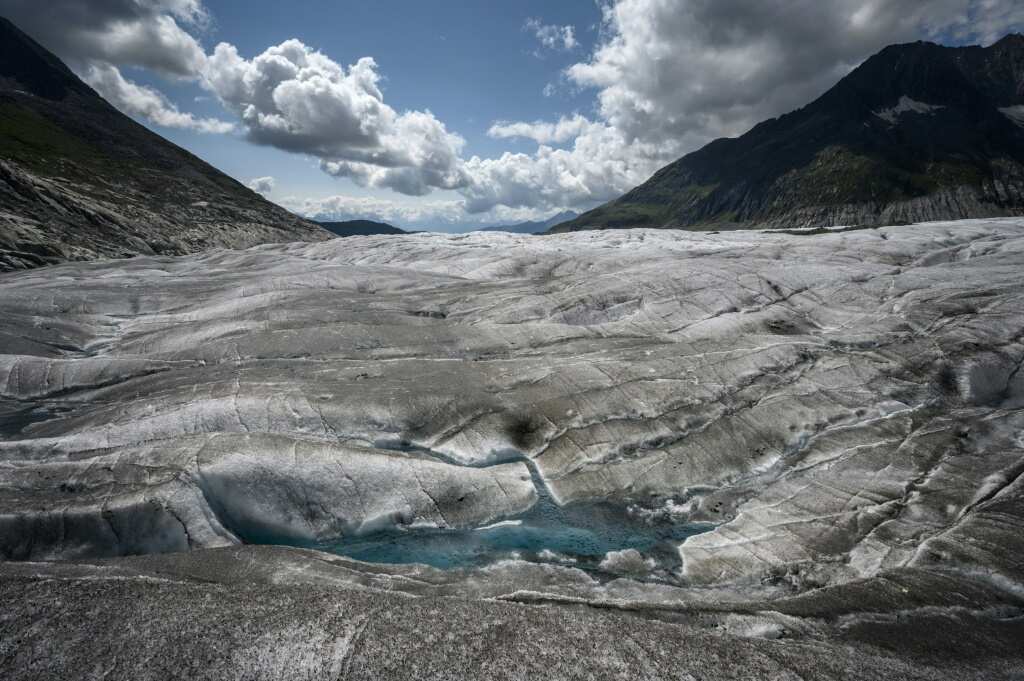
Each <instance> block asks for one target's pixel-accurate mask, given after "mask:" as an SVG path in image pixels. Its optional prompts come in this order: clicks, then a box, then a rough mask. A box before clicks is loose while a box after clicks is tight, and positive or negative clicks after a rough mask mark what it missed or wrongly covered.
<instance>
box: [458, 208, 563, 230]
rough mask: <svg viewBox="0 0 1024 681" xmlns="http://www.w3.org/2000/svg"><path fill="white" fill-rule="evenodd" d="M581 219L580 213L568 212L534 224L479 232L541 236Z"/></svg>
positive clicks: (506, 226)
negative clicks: (564, 223)
mask: <svg viewBox="0 0 1024 681" xmlns="http://www.w3.org/2000/svg"><path fill="white" fill-rule="evenodd" d="M577 217H579V213H576V212H575V211H571V210H567V211H563V212H561V213H558V214H557V215H552V216H551V217H550V218H548V219H547V220H539V221H534V222H520V223H519V224H516V225H499V226H497V227H484V228H483V229H480V230H477V231H480V232H512V233H513V234H541V233H543V232H546V231H548V230H549V229H551V228H552V227H555V226H556V225H559V224H561V223H563V222H567V221H569V220H573V219H574V218H577Z"/></svg>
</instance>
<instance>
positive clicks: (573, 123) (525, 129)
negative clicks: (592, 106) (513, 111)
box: [487, 114, 590, 144]
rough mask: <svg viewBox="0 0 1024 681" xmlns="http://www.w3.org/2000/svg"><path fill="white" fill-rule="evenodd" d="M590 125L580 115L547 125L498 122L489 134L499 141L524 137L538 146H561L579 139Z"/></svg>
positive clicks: (543, 123)
mask: <svg viewBox="0 0 1024 681" xmlns="http://www.w3.org/2000/svg"><path fill="white" fill-rule="evenodd" d="M589 125H590V121H588V120H587V119H586V118H584V117H583V116H580V115H579V114H575V115H574V116H572V117H571V118H567V117H565V116H563V117H562V118H560V119H558V121H557V122H555V123H545V122H544V121H536V122H534V123H522V122H519V123H509V122H507V121H498V122H497V123H495V124H494V125H492V126H491V127H490V129H489V130H488V131H487V134H488V135H489V136H491V137H494V138H498V139H502V138H510V137H523V138H526V139H531V140H533V141H535V142H537V143H538V144H551V143H555V144H559V143H561V142H566V141H568V140H571V139H573V138H574V137H577V136H578V135H579V134H580V133H581V132H583V131H584V130H586V129H587V127H588V126H589Z"/></svg>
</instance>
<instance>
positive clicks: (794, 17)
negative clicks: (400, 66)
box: [0, 0, 1024, 220]
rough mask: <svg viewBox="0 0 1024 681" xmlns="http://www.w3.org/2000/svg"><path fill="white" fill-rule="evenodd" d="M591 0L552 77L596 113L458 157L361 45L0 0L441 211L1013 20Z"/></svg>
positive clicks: (180, 120)
mask: <svg viewBox="0 0 1024 681" xmlns="http://www.w3.org/2000/svg"><path fill="white" fill-rule="evenodd" d="M600 8H601V25H600V32H599V39H598V44H597V45H596V47H595V48H594V50H593V51H592V52H591V53H590V54H589V55H587V56H586V58H584V59H581V60H579V62H578V63H576V64H573V65H572V66H570V67H569V68H568V69H566V70H565V72H564V74H563V78H564V80H565V81H566V82H567V83H568V84H569V85H570V86H571V87H574V88H578V89H581V90H583V91H592V92H593V93H594V100H595V101H594V108H593V110H592V112H591V113H589V114H588V115H580V114H574V115H572V116H562V117H560V118H558V119H556V120H552V121H532V122H520V121H508V120H502V121H497V122H495V123H494V124H493V125H492V126H491V127H490V129H489V130H488V134H489V135H490V136H491V137H493V138H498V139H506V138H523V139H529V140H532V141H533V142H535V143H536V144H537V148H536V150H535V151H533V152H532V153H511V152H509V153H504V154H502V155H500V156H497V157H492V158H480V157H478V156H473V157H471V158H468V159H466V158H464V156H463V151H464V148H465V142H464V140H463V138H462V137H461V136H459V135H458V134H457V133H456V132H454V131H450V130H448V128H447V127H446V126H445V124H444V123H443V122H442V121H440V120H439V119H438V118H437V117H436V116H434V115H433V114H432V113H431V112H430V111H427V110H411V111H401V112H399V111H396V110H395V109H394V108H393V107H392V106H390V105H389V104H387V103H386V102H385V99H384V96H383V93H382V92H381V89H380V86H379V83H380V80H381V75H380V71H379V68H378V66H377V63H376V62H375V61H374V60H373V59H372V58H371V57H364V58H362V59H359V60H357V61H356V62H355V63H354V64H351V65H348V66H343V65H342V64H340V63H338V62H335V61H334V60H332V59H331V58H330V57H329V56H327V55H325V54H323V53H321V52H319V51H317V50H315V49H312V48H311V47H309V46H307V45H305V44H303V43H302V42H300V41H298V40H288V41H285V42H283V43H281V44H279V45H276V46H272V47H270V48H268V49H266V50H265V51H263V52H262V53H261V54H258V55H257V56H255V57H253V58H245V57H243V56H242V55H240V54H239V52H238V50H237V49H236V48H235V47H233V46H232V45H230V44H227V43H222V44H220V45H218V46H217V47H216V49H215V50H214V51H213V53H212V54H207V53H205V51H204V49H203V48H202V46H201V45H200V43H199V41H198V39H197V38H196V37H195V36H196V35H202V34H203V33H204V31H205V30H206V27H207V26H208V25H209V22H210V17H209V14H208V12H207V11H206V9H205V8H204V6H203V4H202V0H102V2H97V0H48V1H47V2H39V0H0V14H4V15H6V16H8V17H10V18H12V19H13V20H14V21H15V22H17V23H19V24H20V25H22V26H23V28H25V29H26V30H27V31H28V32H29V33H30V34H32V35H34V36H36V37H37V38H38V39H40V40H41V41H42V42H44V43H45V44H46V45H47V46H49V47H51V49H54V50H55V51H56V52H57V53H58V54H59V55H60V56H61V57H63V58H64V59H65V60H66V61H68V62H69V63H70V64H71V65H72V67H73V68H76V70H78V72H79V73H80V74H83V75H85V76H87V77H88V79H89V80H90V82H91V83H92V84H93V85H94V86H95V87H97V89H99V90H101V91H102V92H103V94H104V95H105V96H107V97H108V98H109V99H111V101H112V102H114V103H115V105H117V106H119V107H121V108H122V109H124V110H125V111H128V112H129V113H133V114H136V115H140V116H145V117H147V118H149V119H150V120H152V121H153V122H155V123H157V124H160V125H169V126H174V127H181V128H190V129H196V130H204V131H208V132H225V131H227V130H229V129H230V124H229V123H227V122H225V121H219V120H216V119H208V118H198V117H196V116H194V115H192V114H189V113H186V112H182V111H180V110H178V109H177V108H176V107H175V106H174V105H173V103H171V102H170V101H169V100H168V99H167V98H166V97H164V96H163V95H162V94H161V93H160V92H158V91H157V90H155V89H153V88H152V87H148V86H142V85H138V84H136V83H132V82H131V81H129V80H127V79H125V78H124V77H123V76H122V75H121V71H120V70H119V69H120V68H123V67H128V66H134V67H143V68H148V69H152V70H155V71H157V72H159V73H161V74H164V75H166V76H168V77H171V78H183V79H191V80H193V81H195V82H197V83H199V84H200V85H201V86H203V87H204V88H206V89H207V90H208V91H209V92H210V93H211V94H212V95H214V96H216V98H217V99H218V101H220V102H221V104H222V105H223V106H224V107H225V108H226V109H227V110H228V111H230V112H232V113H234V114H235V115H237V116H238V119H239V121H240V123H239V124H238V127H240V128H241V129H242V130H243V131H244V132H245V134H246V136H247V137H248V139H250V140H251V141H253V142H255V143H258V144H263V145H269V146H273V147H276V148H279V149H284V150H286V151H291V152H296V153H302V154H309V155H312V156H314V157H315V158H316V159H317V160H318V161H319V163H320V167H321V168H322V169H323V170H324V172H326V173H329V174H331V175H334V176H338V177H347V178H351V179H352V180H353V181H354V182H356V183H357V184H360V185H364V186H369V187H386V188H390V189H392V190H395V191H397V192H399V193H402V194H407V195H411V196H424V195H426V194H429V193H431V192H433V191H435V190H438V189H441V190H454V191H455V192H458V195H461V197H462V198H461V200H453V201H445V202H425V203H424V204H423V205H429V206H430V211H432V212H431V215H432V216H434V217H431V218H424V219H438V220H442V219H448V216H451V213H450V211H463V210H465V211H469V212H470V213H472V214H473V215H475V216H477V217H482V216H494V215H497V214H499V213H500V212H501V211H519V212H521V213H524V214H525V213H527V212H531V211H533V212H534V213H539V212H544V211H548V210H551V209H554V208H564V207H573V208H577V209H580V208H588V207H591V206H592V205H594V204H596V203H598V202H600V201H604V200H607V199H610V198H614V197H615V196H618V195H620V194H622V193H623V192H625V191H627V190H629V189H630V188H631V187H633V186H635V185H637V184H639V183H640V182H643V181H644V180H645V179H646V178H647V177H648V176H649V175H650V174H651V173H652V172H654V171H655V170H657V168H658V167H660V166H662V165H664V164H665V163H668V162H670V161H672V160H674V159H675V158H678V157H679V156H681V155H683V154H684V153H686V152H688V151H692V150H694V149H696V148H698V147H699V146H701V145H702V144H704V143H706V142H708V141H710V140H711V139H713V138H715V137H719V136H723V135H736V134H739V133H742V132H744V131H745V130H746V129H748V128H749V127H751V126H752V125H753V124H755V123H756V122H758V121H760V120H763V119H764V118H767V117H771V116H774V115H778V114H781V113H783V112H786V111H789V110H791V109H794V108H796V107H798V106H801V105H803V104H805V103H807V102H808V101H810V100H811V99H813V98H814V97H815V96H817V95H819V94H821V93H822V92H824V91H825V90H826V89H827V88H828V87H829V86H831V85H832V84H833V83H834V82H835V81H836V80H838V79H839V78H840V77H842V76H843V75H844V74H846V73H847V72H848V71H849V70H850V69H852V68H853V67H854V66H856V65H857V64H858V63H859V62H861V61H862V60H863V59H864V58H866V57H867V56H869V55H871V54H872V53H874V52H876V51H877V50H879V49H880V48H882V47H883V46H885V45H887V44H890V43H894V42H903V41H909V40H916V39H920V38H934V39H939V40H943V39H953V40H957V41H961V42H969V41H978V42H983V43H985V42H991V41H993V40H994V39H996V38H998V37H1000V36H1001V35H1002V34H1004V33H1006V32H1007V31H1009V30H1012V29H1020V28H1021V27H1024V6H1022V5H1021V3H1020V2H1019V1H1018V0H831V1H830V2H821V1H820V0H602V2H601V4H600ZM524 28H525V30H528V31H529V32H531V34H532V35H534V36H535V37H536V39H537V40H538V41H539V45H540V47H542V48H544V49H551V50H574V49H578V48H579V45H578V41H577V38H576V34H575V30H574V28H573V27H572V26H559V25H553V24H545V23H543V22H542V21H540V20H539V19H531V20H529V21H527V23H526V25H525V27H524ZM553 92H554V85H552V86H551V87H549V88H545V92H544V93H545V94H546V95H550V94H551V93H553ZM399 205H400V204H395V206H391V207H390V208H388V210H393V211H399V213H393V214H392V215H401V214H402V213H401V211H407V210H411V209H409V208H401V209H399V208H397V207H396V206H399ZM401 205H405V204H401ZM362 208H364V209H365V208H366V206H362ZM377 208H378V209H380V210H382V211H383V210H384V207H382V206H378V207H377ZM362 214H365V211H363V213H362ZM384 215H387V214H386V213H385V214H382V216H381V217H384ZM462 218H463V219H465V218H466V215H465V213H462ZM391 219H394V217H392V218H391ZM452 219H453V220H454V218H452Z"/></svg>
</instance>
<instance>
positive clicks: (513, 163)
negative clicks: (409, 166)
mask: <svg viewBox="0 0 1024 681" xmlns="http://www.w3.org/2000/svg"><path fill="white" fill-rule="evenodd" d="M581 128H582V129H581V131H580V132H579V134H578V135H577V136H576V138H575V140H574V141H573V143H572V146H570V147H569V148H566V149H556V148H552V147H550V146H547V145H544V144H542V145H540V146H539V147H538V148H537V151H536V152H535V153H533V154H522V153H520V154H513V153H509V152H506V153H504V154H502V155H501V156H499V157H497V158H489V159H481V158H479V157H476V156H474V157H473V158H471V159H469V160H468V161H467V162H466V166H465V169H466V173H467V174H468V175H469V177H470V182H469V184H468V185H467V186H466V187H464V188H462V189H461V190H460V193H462V194H463V195H464V196H465V197H466V210H468V211H469V212H471V213H479V212H484V211H489V210H492V209H493V208H494V207H496V206H499V205H504V206H509V207H513V208H516V207H532V208H543V209H550V208H554V207H558V206H569V207H575V208H589V207H592V206H593V205H594V204H596V203H598V202H601V201H607V200H609V199H612V198H615V197H616V196H618V195H619V194H621V193H622V192H623V191H625V190H627V189H629V188H630V187H633V186H635V185H637V184H638V183H640V182H642V181H643V180H644V179H646V178H647V176H648V175H650V173H652V172H653V171H654V170H656V169H657V167H658V165H659V164H661V163H663V162H664V161H665V160H666V158H665V157H664V156H661V155H660V154H659V149H658V148H657V147H656V146H655V145H652V144H649V143H643V142H635V143H630V142H629V141H628V140H626V139H625V138H623V136H622V134H621V133H620V132H619V131H618V130H616V129H615V128H613V127H611V126H609V125H606V124H604V123H600V122H592V121H584V124H583V125H582V126H581Z"/></svg>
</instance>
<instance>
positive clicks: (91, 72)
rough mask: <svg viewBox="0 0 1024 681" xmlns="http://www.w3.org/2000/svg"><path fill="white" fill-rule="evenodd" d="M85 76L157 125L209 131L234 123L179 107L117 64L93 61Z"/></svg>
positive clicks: (109, 98)
mask: <svg viewBox="0 0 1024 681" xmlns="http://www.w3.org/2000/svg"><path fill="white" fill-rule="evenodd" d="M82 75H83V76H84V80H85V81H86V82H87V83H89V85H91V86H92V87H93V88H95V89H96V90H97V91H98V92H99V93H100V94H101V95H103V96H104V97H105V98H106V99H107V101H109V102H110V103H111V104H113V105H114V106H116V107H117V108H118V109H120V110H121V111H123V112H125V113H127V114H131V115H133V116H141V117H143V118H147V119H149V120H150V121H152V122H153V123H155V124H157V125H162V126H164V127H168V128H180V129H186V130H195V131H197V132H206V133H226V132H231V130H233V129H234V127H235V126H234V124H233V123H229V122H227V121H222V120H218V119H216V118H197V117H196V116H194V115H192V114H190V113H185V112H182V111H179V110H178V107H176V106H175V105H174V104H173V103H171V102H170V101H168V99H167V98H166V97H165V96H164V95H162V94H161V93H160V92H157V91H156V90H154V89H153V88H150V87H146V86H144V85H138V84H137V83H134V82H132V81H130V80H127V79H126V78H125V77H124V76H123V75H121V72H120V71H119V70H118V68H117V67H116V66H111V65H110V64H91V65H90V66H89V67H88V69H87V70H86V72H85V73H84V74H82Z"/></svg>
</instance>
